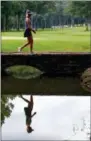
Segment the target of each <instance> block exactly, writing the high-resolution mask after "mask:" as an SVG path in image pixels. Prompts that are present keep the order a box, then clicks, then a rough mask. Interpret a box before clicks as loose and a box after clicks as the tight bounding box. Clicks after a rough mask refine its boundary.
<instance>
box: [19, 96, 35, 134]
mask: <svg viewBox="0 0 91 141" xmlns="http://www.w3.org/2000/svg"><path fill="white" fill-rule="evenodd" d="M20 97H21V98H22V99H23V100H24V101H25V102H27V104H28V105H27V107H24V112H25V116H26V130H27V132H28V133H31V132H32V131H34V129H32V127H31V123H32V118H33V117H34V116H35V115H36V112H34V113H33V114H32V110H33V106H34V101H33V96H32V95H30V100H27V99H26V98H24V97H23V96H20Z"/></svg>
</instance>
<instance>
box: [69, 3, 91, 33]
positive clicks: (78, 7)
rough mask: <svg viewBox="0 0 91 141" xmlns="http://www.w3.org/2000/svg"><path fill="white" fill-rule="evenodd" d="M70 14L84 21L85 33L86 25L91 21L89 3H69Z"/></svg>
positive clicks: (90, 4) (90, 6)
mask: <svg viewBox="0 0 91 141" xmlns="http://www.w3.org/2000/svg"><path fill="white" fill-rule="evenodd" d="M70 12H71V13H72V14H73V15H76V16H81V17H84V18H85V19H86V22H85V25H86V31H88V23H89V20H91V1H73V2H72V3H71V7H70Z"/></svg>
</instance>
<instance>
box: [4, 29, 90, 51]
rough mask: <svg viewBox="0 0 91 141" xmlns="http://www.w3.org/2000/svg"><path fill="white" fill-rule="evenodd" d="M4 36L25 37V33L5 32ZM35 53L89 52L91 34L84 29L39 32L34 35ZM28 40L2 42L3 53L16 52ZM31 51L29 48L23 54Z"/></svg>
mask: <svg viewBox="0 0 91 141" xmlns="http://www.w3.org/2000/svg"><path fill="white" fill-rule="evenodd" d="M2 36H3V37H4V36H12V37H14V36H15V37H16V36H17V37H23V32H3V33H2ZM33 37H34V38H40V39H39V40H37V39H36V40H34V51H42V52H45V51H54V52H55V51H62V52H89V51H90V32H85V28H83V27H78V28H76V27H74V28H64V29H55V30H44V31H37V32H36V34H33ZM26 41H27V40H2V51H3V52H16V51H17V48H18V47H20V46H22V45H23V44H25V43H26ZM25 51H29V48H28V47H27V48H26V49H24V50H23V52H25Z"/></svg>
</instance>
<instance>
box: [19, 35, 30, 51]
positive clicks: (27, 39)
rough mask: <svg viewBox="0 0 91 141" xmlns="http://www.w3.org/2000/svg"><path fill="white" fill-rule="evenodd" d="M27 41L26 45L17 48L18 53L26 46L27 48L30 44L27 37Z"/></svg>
mask: <svg viewBox="0 0 91 141" xmlns="http://www.w3.org/2000/svg"><path fill="white" fill-rule="evenodd" d="M27 41H28V42H27V43H26V44H24V45H23V46H22V47H20V48H18V50H19V51H21V50H22V49H24V48H25V47H26V46H28V45H29V44H30V42H29V39H28V37H27Z"/></svg>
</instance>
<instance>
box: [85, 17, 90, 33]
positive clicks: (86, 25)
mask: <svg viewBox="0 0 91 141" xmlns="http://www.w3.org/2000/svg"><path fill="white" fill-rule="evenodd" d="M85 27H86V29H85V31H89V28H88V19H86V23H85Z"/></svg>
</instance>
